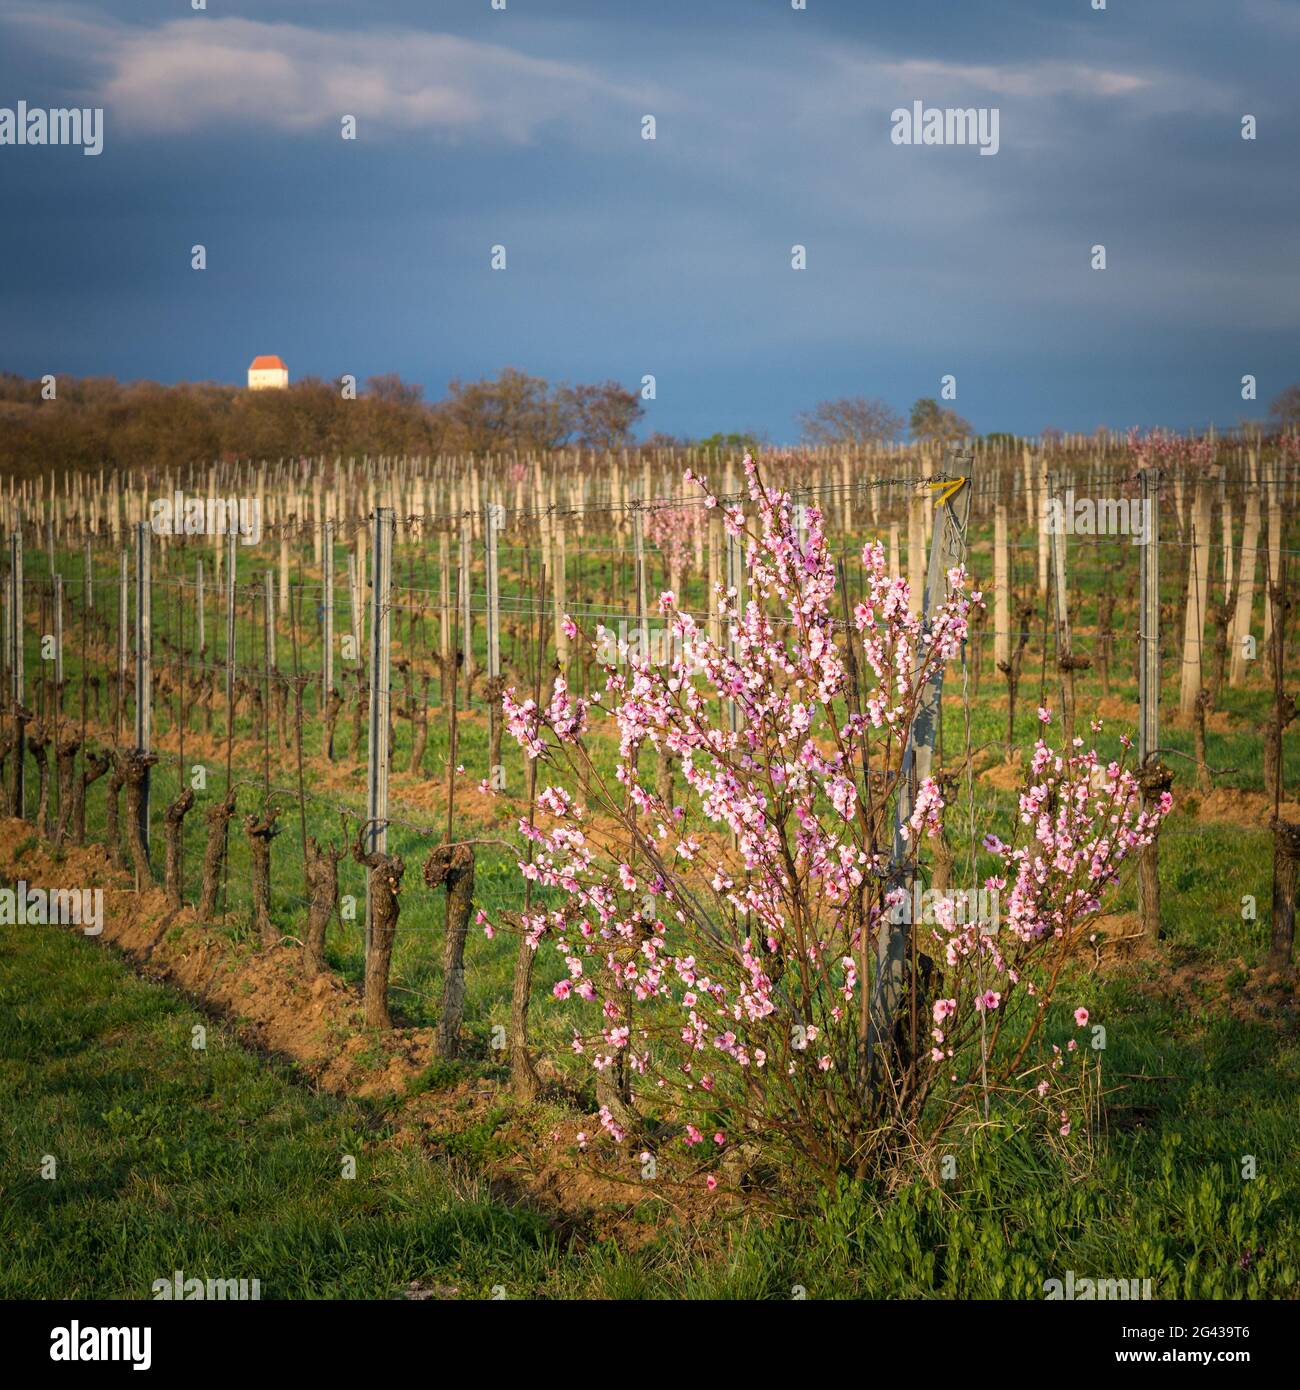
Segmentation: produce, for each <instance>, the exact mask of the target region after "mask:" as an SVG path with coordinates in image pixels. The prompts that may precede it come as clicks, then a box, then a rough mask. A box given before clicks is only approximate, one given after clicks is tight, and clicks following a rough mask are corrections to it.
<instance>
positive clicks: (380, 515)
mask: <svg viewBox="0 0 1300 1390" xmlns="http://www.w3.org/2000/svg"><path fill="white" fill-rule="evenodd" d="M393 530H394V523H393V511H392V508H391V507H376V508H375V520H374V533H373V551H374V553H373V556H372V560H371V565H372V571H373V582H372V585H371V600H370V741H369V747H368V748H367V750H366V753H367V772H366V832H365V836H364V837H363V838H364V840H365V844H366V853H367V862H369V861H370V860H372V859H374V858H375V857H376V856H379V857H382V856H384V855H386V854H387V852H388V728H389V724H388V721H389V702H390V699H391V697H392V691H391V687H390V680H391V676H390V672H389V659H390V655H391V646H390V622H391V614H392V583H393ZM372 909H373V903H372V902H371V893H370V877H369V875H367V877H366V955H367V957H369V955H370V948H371V944H372V928H373V925H374V923H373V921H372ZM368 972H369V966H367V983H369V975H368Z"/></svg>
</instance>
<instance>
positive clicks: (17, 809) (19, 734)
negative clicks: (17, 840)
mask: <svg viewBox="0 0 1300 1390" xmlns="http://www.w3.org/2000/svg"><path fill="white" fill-rule="evenodd" d="M9 594H10V597H9V627H10V632H9V698H10V701H11V705H10V708H11V711H12V714H13V720H14V750H13V751H14V790H13V801H12V808H13V814H14V815H15V816H17V817H18V819H19V820H25V819H26V807H25V805H24V802H25V801H26V796H25V794H24V793H25V778H24V764H25V763H26V761H27V749H26V720H25V718H24V716H23V701H24V700H25V699H26V698H27V686H26V673H25V670H24V667H25V664H26V645H25V643H24V641H23V519H22V514H21V513H19V515H18V516H17V518H16V519H15V521H14V531H13V535H11V536H10V537H9Z"/></svg>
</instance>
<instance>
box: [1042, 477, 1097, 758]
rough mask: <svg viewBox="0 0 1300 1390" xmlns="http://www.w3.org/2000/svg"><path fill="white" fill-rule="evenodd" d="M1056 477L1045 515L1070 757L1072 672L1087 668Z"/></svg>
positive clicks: (1050, 482)
mask: <svg viewBox="0 0 1300 1390" xmlns="http://www.w3.org/2000/svg"><path fill="white" fill-rule="evenodd" d="M1058 483H1059V479H1058V478H1057V477H1056V476H1055V475H1049V477H1048V481H1047V499H1048V506H1047V510H1046V516H1047V518H1048V520H1049V524H1048V530H1049V531H1050V533H1051V546H1052V567H1053V580H1054V582H1053V585H1052V588H1053V593H1054V598H1055V606H1056V665H1057V669H1058V670H1059V672H1060V675H1061V731H1062V737H1063V739H1064V748H1063V752H1064V756H1065V757H1067V758H1068V757H1069V756H1070V752H1071V750H1072V749H1073V747H1074V673H1075V671H1076V670H1081V669H1084V668H1086V667H1087V665H1088V659H1087V657H1076V656H1075V655H1074V650H1073V642H1072V639H1071V636H1070V591H1069V589H1068V587H1067V583H1066V539H1065V528H1064V525H1063V521H1062V518H1063V513H1062V511H1061V509H1060V506H1059V505H1053V504H1054V503H1057V504H1059V497H1058V493H1057V485H1058Z"/></svg>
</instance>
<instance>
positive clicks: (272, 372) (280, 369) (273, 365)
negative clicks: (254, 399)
mask: <svg viewBox="0 0 1300 1390" xmlns="http://www.w3.org/2000/svg"><path fill="white" fill-rule="evenodd" d="M288 384H289V369H288V367H286V366H285V365H284V363H283V362H282V361H281V360H280V358H278V357H254V358H253V363H252V366H250V367H249V369H248V389H249V390H250V391H283V390H284V388H285V387H286V386H288Z"/></svg>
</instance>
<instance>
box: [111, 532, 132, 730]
mask: <svg viewBox="0 0 1300 1390" xmlns="http://www.w3.org/2000/svg"><path fill="white" fill-rule="evenodd" d="M117 561H118V564H117V699H116V701H115V702H114V707H113V737H114V739H117V738H119V737H120V736H121V732H122V724H123V721H124V717H125V714H126V658H127V650H128V644H129V642H130V637H129V635H128V634H129V633H130V619H129V617H128V614H129V612H130V592H131V591H130V588H129V585H130V577H129V573H128V568H127V565H128V562H127V555H126V551H125V550H123V551H120V552H119V553H118V557H117Z"/></svg>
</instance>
